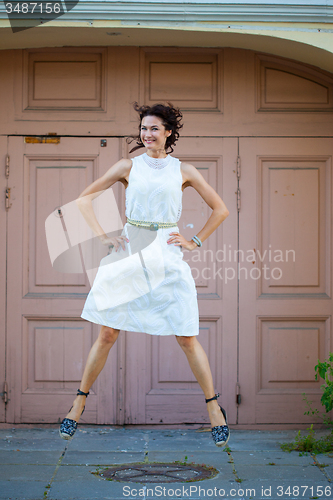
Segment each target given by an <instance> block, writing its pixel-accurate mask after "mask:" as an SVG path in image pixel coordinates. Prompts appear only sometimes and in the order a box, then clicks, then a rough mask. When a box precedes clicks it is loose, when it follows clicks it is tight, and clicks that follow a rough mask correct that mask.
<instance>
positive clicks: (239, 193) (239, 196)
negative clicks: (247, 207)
mask: <svg viewBox="0 0 333 500" xmlns="http://www.w3.org/2000/svg"><path fill="white" fill-rule="evenodd" d="M235 194H236V196H237V212H240V209H241V192H240V189H239V188H237V191H235Z"/></svg>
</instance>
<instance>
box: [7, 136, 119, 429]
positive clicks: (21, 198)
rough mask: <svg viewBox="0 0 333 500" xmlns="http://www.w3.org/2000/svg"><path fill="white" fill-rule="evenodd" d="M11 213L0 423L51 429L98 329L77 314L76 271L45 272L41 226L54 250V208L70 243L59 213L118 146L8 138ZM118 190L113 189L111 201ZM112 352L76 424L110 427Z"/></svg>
mask: <svg viewBox="0 0 333 500" xmlns="http://www.w3.org/2000/svg"><path fill="white" fill-rule="evenodd" d="M8 140H9V148H8V151H9V154H10V165H11V170H10V176H9V181H8V182H9V185H10V187H11V203H12V206H11V207H10V209H9V211H8V233H7V235H8V243H7V245H8V256H7V259H8V279H7V294H8V295H7V308H8V310H7V332H8V335H7V360H8V362H7V381H8V387H9V399H10V401H9V403H8V410H7V421H8V422H57V421H58V420H61V419H62V418H63V417H64V416H65V415H66V413H67V412H68V410H69V408H70V405H71V404H72V401H73V397H74V395H75V394H76V389H77V388H78V387H79V382H80V380H81V376H82V372H83V367H84V362H85V360H86V358H87V355H88V352H89V349H90V347H91V345H92V343H93V341H94V338H96V336H97V334H98V331H99V327H98V325H95V324H92V323H89V322H87V321H85V320H83V319H82V318H81V317H80V315H81V311H82V308H83V304H84V301H85V298H86V295H87V293H88V292H89V290H90V283H89V280H88V277H87V274H86V273H85V272H83V270H80V269H79V268H78V267H77V266H75V267H76V268H75V269H73V272H72V273H69V272H68V270H67V272H59V270H56V269H54V268H53V267H52V264H51V260H50V254H49V249H48V246H47V240H46V231H45V221H46V220H47V218H48V217H50V216H51V217H53V216H54V220H55V221H56V224H55V228H56V230H57V228H58V229H59V228H60V231H59V232H56V234H55V241H54V243H59V240H60V243H61V244H62V242H63V241H65V245H66V238H65V236H64V234H65V233H64V232H63V231H62V228H61V226H59V224H61V222H60V220H59V218H57V217H58V211H57V209H58V208H59V207H64V209H63V217H64V222H65V224H66V223H67V228H66V229H67V232H68V238H69V240H68V242H69V245H70V246H71V245H72V244H73V238H75V228H73V227H70V225H69V223H70V219H68V217H67V216H68V214H67V213H66V206H67V204H69V203H70V202H73V201H74V200H75V199H76V198H77V197H78V195H79V194H80V193H81V192H82V191H83V190H84V189H85V187H86V186H87V185H88V184H90V183H91V182H93V180H94V179H96V178H97V177H99V176H100V175H102V174H103V173H104V172H105V171H106V170H107V169H108V168H109V167H110V166H111V165H112V164H113V163H115V162H116V161H117V160H118V156H117V155H118V152H119V140H118V139H109V138H108V139H107V143H106V147H101V139H98V138H75V137H74V138H63V137H61V138H60V143H59V144H30V143H25V142H24V137H9V139H8ZM119 187H121V185H120V184H119V183H118V184H117V185H116V186H115V188H114V193H115V196H116V198H117V196H118V189H119ZM116 359H117V353H116V351H114V352H113V353H111V355H110V359H109V362H108V363H107V366H106V367H105V369H104V371H103V373H102V375H101V377H100V378H99V380H98V381H97V382H96V384H94V386H93V388H92V390H91V394H90V396H89V399H88V401H87V407H86V411H85V413H84V414H83V416H82V422H90V423H105V422H115V419H116V416H115V415H116V391H112V390H110V383H111V384H113V383H114V381H116V380H117V377H116V370H117V366H116V363H115V362H113V363H112V360H113V361H114V360H116Z"/></svg>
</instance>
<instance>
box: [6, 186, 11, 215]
mask: <svg viewBox="0 0 333 500" xmlns="http://www.w3.org/2000/svg"><path fill="white" fill-rule="evenodd" d="M9 199H10V188H6V200H5V202H6V210H9V209H10V207H11V206H12V204H11V203H9Z"/></svg>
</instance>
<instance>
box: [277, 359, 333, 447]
mask: <svg viewBox="0 0 333 500" xmlns="http://www.w3.org/2000/svg"><path fill="white" fill-rule="evenodd" d="M314 369H315V372H316V375H315V379H316V380H318V376H319V377H320V378H322V379H323V380H324V382H325V383H324V384H322V385H321V386H320V387H321V389H322V390H323V394H322V396H321V399H320V401H321V404H322V405H323V406H324V408H325V413H323V414H322V415H321V416H320V415H319V414H320V412H319V410H318V409H316V408H314V409H313V408H312V401H309V400H308V398H307V397H306V395H305V393H303V396H304V398H303V401H305V402H306V404H307V406H308V410H307V411H305V412H304V415H313V416H314V417H315V418H320V419H321V420H322V422H323V423H324V424H326V425H327V426H328V427H329V428H331V432H330V433H329V434H328V435H326V436H324V437H322V438H320V439H316V438H315V431H314V430H313V424H311V427H309V428H307V431H309V432H308V434H306V435H305V436H301V431H298V433H297V435H296V437H295V441H294V442H292V443H283V444H281V448H282V450H283V451H289V452H291V451H293V450H296V451H299V452H300V456H301V454H305V453H308V452H309V453H312V454H314V455H317V454H318V453H325V454H328V453H330V454H331V455H330V456H332V452H333V420H332V419H331V418H330V417H329V416H327V413H328V412H329V411H331V410H332V409H333V353H332V352H330V353H329V358H328V359H327V360H325V361H324V362H320V361H319V359H318V364H317V365H316V366H315V368H314Z"/></svg>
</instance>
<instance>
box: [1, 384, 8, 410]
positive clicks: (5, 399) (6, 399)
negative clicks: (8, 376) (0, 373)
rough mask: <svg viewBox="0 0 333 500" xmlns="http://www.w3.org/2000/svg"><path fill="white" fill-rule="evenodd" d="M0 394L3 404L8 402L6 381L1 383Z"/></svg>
mask: <svg viewBox="0 0 333 500" xmlns="http://www.w3.org/2000/svg"><path fill="white" fill-rule="evenodd" d="M0 396H1V397H2V399H3V402H4V403H5V405H6V404H7V403H8V384H7V382H4V383H3V392H0Z"/></svg>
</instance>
